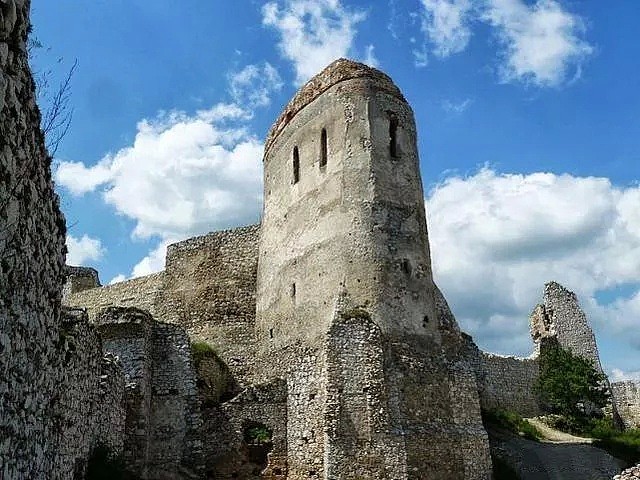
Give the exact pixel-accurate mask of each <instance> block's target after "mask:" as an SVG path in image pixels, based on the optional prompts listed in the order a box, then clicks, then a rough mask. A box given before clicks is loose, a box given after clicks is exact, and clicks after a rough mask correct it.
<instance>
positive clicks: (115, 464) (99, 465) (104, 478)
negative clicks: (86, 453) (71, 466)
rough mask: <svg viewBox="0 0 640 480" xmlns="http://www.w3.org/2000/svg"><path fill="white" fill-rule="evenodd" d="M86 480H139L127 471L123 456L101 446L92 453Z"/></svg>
mask: <svg viewBox="0 0 640 480" xmlns="http://www.w3.org/2000/svg"><path fill="white" fill-rule="evenodd" d="M85 480H137V477H135V476H134V475H133V474H132V473H131V472H129V471H128V470H127V469H126V467H125V464H124V460H123V458H122V456H119V455H115V454H114V453H113V452H112V451H111V449H110V448H109V447H107V446H106V445H102V444H101V445H98V446H97V447H96V448H94V449H93V451H92V452H91V456H90V457H89V461H88V463H87V472H86V475H85Z"/></svg>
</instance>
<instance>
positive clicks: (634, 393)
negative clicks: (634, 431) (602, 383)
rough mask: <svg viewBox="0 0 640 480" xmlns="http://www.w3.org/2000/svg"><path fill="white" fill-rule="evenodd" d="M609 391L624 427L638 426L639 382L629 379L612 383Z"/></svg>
mask: <svg viewBox="0 0 640 480" xmlns="http://www.w3.org/2000/svg"><path fill="white" fill-rule="evenodd" d="M611 392H612V393H613V402H614V405H615V407H616V410H617V411H618V415H620V419H621V420H622V423H623V424H624V426H625V428H640V383H638V382H634V381H631V380H627V381H625V382H616V383H612V384H611Z"/></svg>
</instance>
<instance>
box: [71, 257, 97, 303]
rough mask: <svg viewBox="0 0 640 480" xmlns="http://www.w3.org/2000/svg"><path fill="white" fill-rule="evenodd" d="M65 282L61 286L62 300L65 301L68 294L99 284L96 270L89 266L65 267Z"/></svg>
mask: <svg viewBox="0 0 640 480" xmlns="http://www.w3.org/2000/svg"><path fill="white" fill-rule="evenodd" d="M65 278H66V280H65V282H64V286H63V287H62V302H63V303H66V300H67V298H69V295H71V294H72V293H76V292H81V291H83V290H88V289H90V288H96V287H99V286H100V280H99V278H98V272H97V271H96V270H95V269H94V268H91V267H73V266H69V265H67V266H66V267H65Z"/></svg>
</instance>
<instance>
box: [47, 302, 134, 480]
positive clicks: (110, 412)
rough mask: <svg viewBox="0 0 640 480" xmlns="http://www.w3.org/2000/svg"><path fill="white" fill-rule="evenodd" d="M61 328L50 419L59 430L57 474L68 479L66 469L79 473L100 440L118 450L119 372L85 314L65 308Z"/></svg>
mask: <svg viewBox="0 0 640 480" xmlns="http://www.w3.org/2000/svg"><path fill="white" fill-rule="evenodd" d="M61 327H62V328H61V330H60V341H59V342H60V356H61V362H62V365H61V366H62V370H61V372H60V373H61V377H60V379H59V381H60V385H59V387H58V395H59V405H58V407H57V414H56V415H55V417H54V418H55V420H56V422H57V424H58V426H59V428H60V431H61V438H60V443H59V445H58V446H57V449H58V454H59V455H60V457H61V459H62V465H63V467H62V468H63V470H62V471H61V472H60V478H70V477H71V474H72V473H75V474H76V475H81V473H82V472H83V471H84V469H85V467H86V461H87V458H88V457H89V455H90V454H91V451H92V449H93V448H95V447H96V446H98V445H100V444H102V445H105V446H107V447H109V448H110V449H111V451H112V452H113V453H114V454H116V455H118V454H121V453H122V451H123V445H124V434H125V403H124V372H123V370H122V366H121V365H120V363H119V362H118V361H117V359H116V358H115V357H113V356H112V355H110V354H108V353H107V354H105V355H103V350H102V341H101V339H100V336H99V335H98V333H97V331H96V329H95V328H94V327H93V326H92V325H89V321H88V318H87V315H86V313H84V312H83V311H81V310H65V312H64V315H63V321H62V325H61ZM70 466H72V467H73V470H70V469H69V467H70ZM53 475H55V474H53Z"/></svg>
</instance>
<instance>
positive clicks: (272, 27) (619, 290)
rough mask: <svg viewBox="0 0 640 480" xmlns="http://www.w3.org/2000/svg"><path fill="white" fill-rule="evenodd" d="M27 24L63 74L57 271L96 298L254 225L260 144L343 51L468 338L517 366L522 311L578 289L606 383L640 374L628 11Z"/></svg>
mask: <svg viewBox="0 0 640 480" xmlns="http://www.w3.org/2000/svg"><path fill="white" fill-rule="evenodd" d="M32 11H33V13H32V21H33V24H34V28H35V34H36V35H37V37H38V38H39V40H40V41H41V42H42V43H43V44H44V45H46V46H47V47H48V48H43V49H39V50H38V51H37V52H36V56H35V58H34V61H33V63H34V66H35V68H36V70H38V71H44V70H48V69H52V71H53V77H54V78H52V80H53V83H55V80H56V78H55V77H56V76H57V77H60V76H62V75H64V73H65V72H66V70H67V69H68V68H69V67H70V65H71V63H72V62H73V60H74V59H77V60H78V70H77V73H76V74H75V76H74V78H73V90H72V98H71V101H72V104H73V107H74V117H73V123H72V126H71V130H70V131H69V133H68V135H67V136H66V138H65V140H64V142H63V144H62V145H61V146H60V148H59V150H58V152H57V155H56V162H55V165H56V167H55V172H54V174H55V179H56V184H57V190H58V192H59V193H60V195H61V197H62V205H63V210H64V212H65V214H66V217H67V221H68V224H69V225H70V228H69V237H68V241H67V243H68V246H69V250H70V253H69V262H70V263H81V264H86V265H91V266H94V267H95V268H97V269H98V270H99V271H100V276H101V279H102V281H103V283H109V282H111V281H114V280H122V279H125V278H130V277H131V276H138V275H144V274H148V273H151V272H153V271H157V270H159V269H162V268H163V259H164V249H165V247H166V245H167V244H168V243H171V242H173V241H177V240H180V239H183V238H186V237H189V236H192V235H195V234H199V233H204V232H207V231H211V230H217V229H221V228H227V227H234V226H239V225H243V224H248V223H254V222H256V221H257V220H258V219H259V212H260V208H261V195H262V193H261V188H262V186H261V183H262V179H261V151H262V144H263V139H264V136H265V133H266V131H267V130H268V128H269V126H270V124H271V122H272V121H273V120H274V119H275V118H276V117H277V115H278V114H279V112H280V111H281V109H282V107H283V106H284V105H285V104H286V102H287V101H288V99H289V98H290V97H291V96H292V95H293V94H294V92H295V91H296V89H297V88H298V87H299V86H300V85H301V84H302V83H304V81H306V80H307V79H308V78H309V77H310V76H311V75H313V74H314V73H315V72H317V71H319V70H320V69H321V68H322V67H324V66H325V65H326V64H327V63H329V62H330V61H331V60H333V59H335V58H338V57H340V56H348V57H351V58H354V59H359V60H361V61H365V62H367V63H369V64H372V65H375V66H377V67H379V68H381V69H382V70H384V71H385V72H387V73H389V74H390V75H391V76H392V78H393V79H394V80H395V81H396V83H397V84H398V85H399V86H400V88H401V89H402V91H403V92H404V94H405V96H406V97H407V99H408V100H409V102H410V103H411V105H412V106H413V109H414V111H415V115H416V121H417V125H418V134H419V147H420V152H421V171H422V177H423V183H424V186H425V200H426V205H427V216H428V219H429V220H428V221H429V232H430V239H431V248H432V257H433V264H434V272H435V280H436V282H437V283H438V284H439V285H440V287H441V288H442V290H443V291H444V293H445V296H446V297H447V299H448V301H449V303H450V304H451V306H452V309H453V311H454V313H455V314H456V317H457V318H458V321H459V322H460V323H461V325H462V327H463V328H464V329H465V330H467V331H468V332H469V333H471V334H472V335H473V336H474V338H475V339H476V341H477V342H478V344H479V345H480V346H481V347H483V348H485V349H487V350H491V351H496V352H499V353H515V354H519V355H526V354H528V353H529V352H530V350H531V346H530V341H529V338H528V323H527V317H528V314H529V312H530V311H531V310H532V309H533V307H534V305H535V303H536V302H538V301H539V300H540V297H541V295H542V287H543V284H544V282H545V281H549V280H557V281H559V282H561V283H563V284H564V285H565V286H566V287H568V288H569V289H571V290H574V291H576V293H578V295H579V297H580V299H581V301H582V304H583V306H584V308H585V310H586V311H587V312H588V315H589V318H590V320H591V321H592V323H593V324H594V327H595V329H596V334H597V337H598V342H599V345H600V349H601V354H602V357H603V362H604V365H605V368H606V369H607V370H608V371H610V372H612V373H614V376H615V377H616V378H620V377H622V376H639V375H640V356H639V355H638V350H639V349H640V328H638V327H639V326H640V208H638V207H639V206H640V186H639V183H638V180H639V179H640V121H639V120H638V116H637V115H638V114H637V112H639V111H640V88H639V87H640V85H639V84H640V63H638V62H637V60H636V59H637V58H640V42H638V41H637V22H636V19H637V18H638V17H639V16H640V3H638V2H637V1H635V0H619V1H616V2H598V1H575V0H573V1H568V0H537V1H531V0H384V1H380V2H375V3H372V2H363V1H356V0H314V1H311V0H272V1H267V0H261V1H258V0H255V1H249V0H247V1H236V2H210V1H205V0H183V1H182V2H180V3H179V5H176V3H175V2H169V1H165V0H153V1H140V0H138V1H131V0H128V1H126V2H125V1H122V0H110V1H106V0H94V1H92V2H78V1H77V0H58V1H56V2H48V1H44V0H33V5H32ZM60 59H61V61H60ZM45 97H46V95H45ZM44 103H45V104H46V99H45V100H44Z"/></svg>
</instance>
